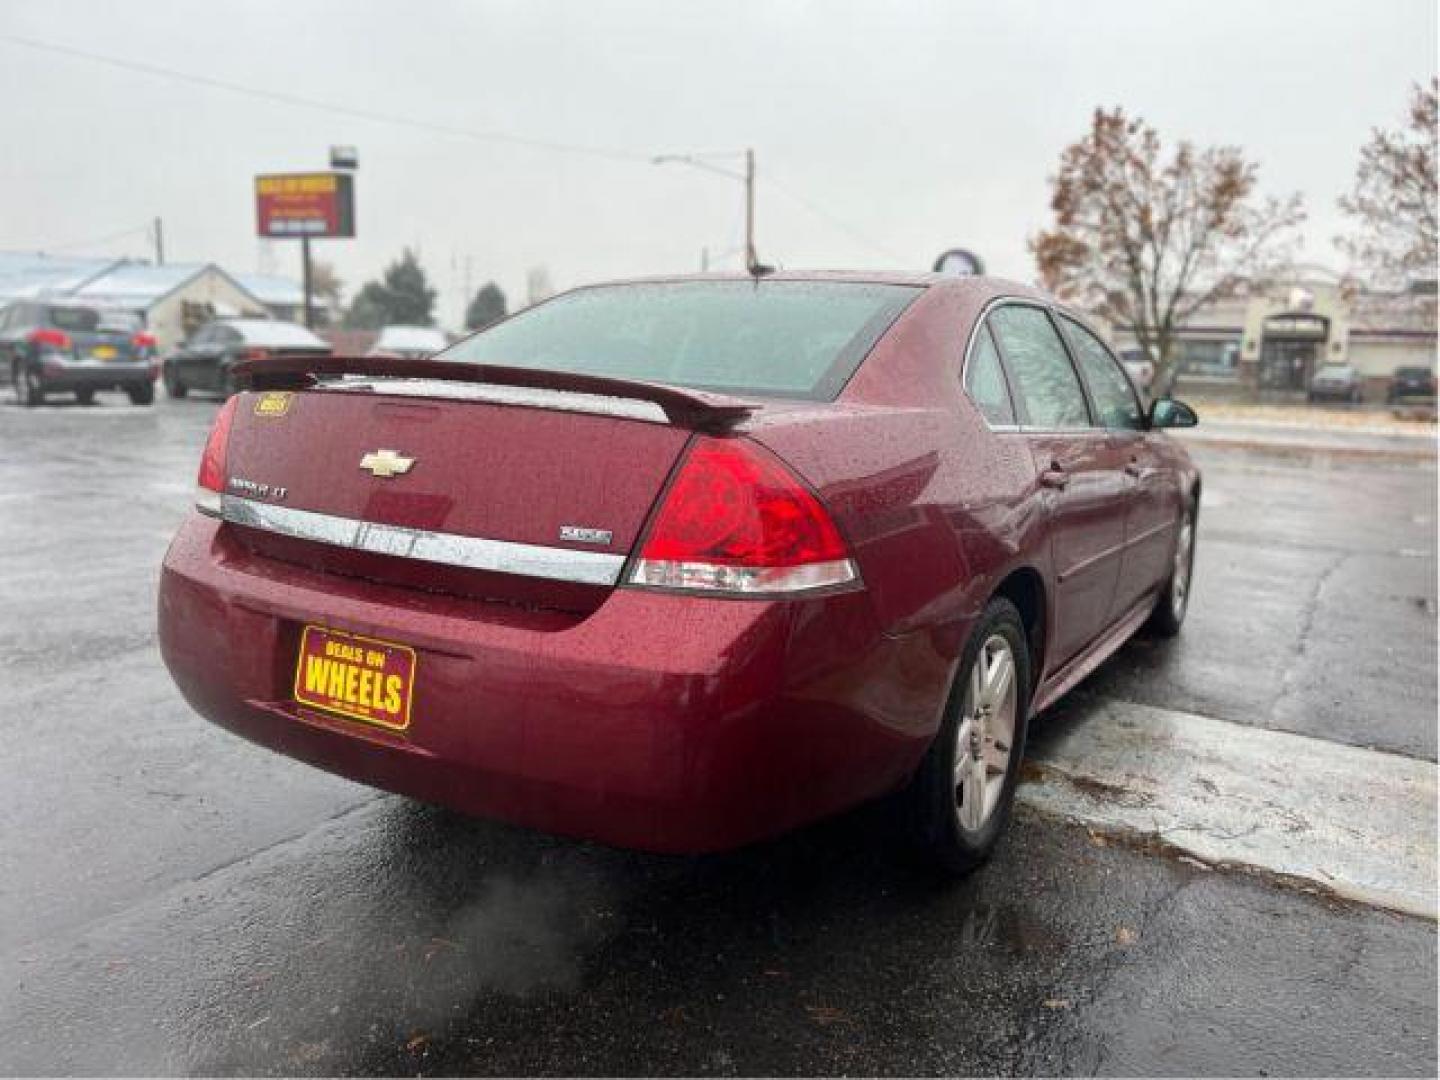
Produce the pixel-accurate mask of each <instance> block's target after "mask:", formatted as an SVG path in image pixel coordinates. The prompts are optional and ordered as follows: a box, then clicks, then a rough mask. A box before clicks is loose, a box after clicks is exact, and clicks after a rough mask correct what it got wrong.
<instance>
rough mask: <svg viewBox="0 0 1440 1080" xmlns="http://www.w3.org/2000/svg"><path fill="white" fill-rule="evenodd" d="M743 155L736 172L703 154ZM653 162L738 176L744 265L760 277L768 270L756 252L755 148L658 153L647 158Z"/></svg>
mask: <svg viewBox="0 0 1440 1080" xmlns="http://www.w3.org/2000/svg"><path fill="white" fill-rule="evenodd" d="M737 157H744V159H745V171H744V172H736V171H735V170H734V169H724V168H721V167H720V166H719V165H712V164H710V162H709V161H707V160H705V159H706V158H737ZM650 160H651V163H652V164H655V165H665V164H668V163H671V162H674V163H676V164H679V165H690V166H692V167H694V168H696V169H704V170H705V171H706V172H713V173H716V174H718V175H720V176H728V177H730V178H731V179H732V180H739V181H740V182H741V183H743V184H744V185H745V269H746V270H747V271H749V272H750V273H751V274H753V275H755V276H756V277H759V276H760V275H762V274H768V273H770V272H771V270H772V269H773V267H769V266H762V265H760V258H759V256H758V255H757V254H756V252H755V151H754V150H753V149H752V148H750V147H746V148H745V149H744V150H723V151H717V152H715V153H708V154H659V155H657V156H656V157H653V158H651V159H650Z"/></svg>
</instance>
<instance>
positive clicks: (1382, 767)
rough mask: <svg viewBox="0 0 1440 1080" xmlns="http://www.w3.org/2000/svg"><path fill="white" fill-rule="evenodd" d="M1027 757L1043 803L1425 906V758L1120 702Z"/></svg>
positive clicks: (1431, 804) (1100, 822) (1431, 850)
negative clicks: (1032, 766) (1036, 765)
mask: <svg viewBox="0 0 1440 1080" xmlns="http://www.w3.org/2000/svg"><path fill="white" fill-rule="evenodd" d="M1043 723H1044V721H1043V720H1042V721H1041V724H1042V725H1043ZM1037 730H1038V729H1037ZM1031 756H1032V760H1034V761H1035V762H1036V763H1038V765H1039V769H1038V770H1032V772H1038V774H1039V775H1038V778H1037V779H1033V780H1031V781H1029V782H1027V783H1025V784H1024V785H1023V786H1022V787H1021V788H1020V792H1019V797H1020V798H1021V800H1023V801H1024V802H1025V803H1027V804H1029V805H1031V806H1033V807H1035V808H1037V809H1039V810H1040V811H1042V812H1045V813H1049V814H1053V815H1057V816H1060V817H1065V818H1069V819H1072V820H1077V821H1081V822H1084V823H1086V824H1089V825H1093V826H1097V827H1099V828H1101V829H1102V830H1104V829H1110V830H1115V831H1118V832H1124V833H1138V834H1141V835H1143V836H1146V837H1154V838H1156V839H1159V840H1161V841H1163V842H1164V843H1166V844H1168V845H1170V846H1172V847H1175V848H1178V849H1181V850H1183V851H1186V852H1189V853H1190V854H1192V855H1194V856H1195V857H1197V858H1199V859H1201V860H1203V861H1205V862H1207V863H1212V864H1230V865H1236V866H1246V867H1254V868H1258V869H1261V870H1265V871H1270V872H1273V873H1276V874H1284V875H1287V876H1291V877H1297V878H1303V879H1306V880H1309V881H1313V882H1316V883H1317V884H1320V885H1323V886H1324V887H1326V888H1327V889H1330V890H1331V891H1333V892H1335V893H1338V894H1340V895H1342V896H1347V897H1350V898H1352V899H1356V900H1361V901H1363V902H1365V903H1369V904H1374V905H1376V906H1380V907H1385V908H1390V909H1392V910H1395V911H1402V912H1406V913H1408V914H1412V915H1421V916H1424V917H1427V918H1431V919H1433V918H1435V917H1436V858H1435V847H1436V803H1435V797H1436V766H1435V764H1434V763H1432V762H1428V761H1418V760H1416V759H1414V758H1408V757H1403V756H1401V755H1398V754H1389V753H1385V752H1383V751H1379V750H1364V749H1360V748H1357V747H1353V746H1344V745H1341V744H1339V743H1332V742H1327V741H1325V740H1323V739H1313V738H1309V737H1306V736H1303V735H1291V734H1288V733H1286V732H1279V731H1267V730H1265V729H1263V728H1254V727H1248V726H1246V725H1243V724H1232V723H1228V722H1226V721H1223V720H1211V719H1207V718H1206V717H1202V716H1193V715H1190V714H1187V713H1178V712H1170V711H1168V710H1165V709H1155V708H1150V707H1148V706H1144V705H1133V704H1127V703H1115V704H1111V705H1100V706H1097V707H1096V708H1095V709H1094V710H1093V711H1091V712H1089V713H1088V715H1087V716H1086V717H1085V718H1084V719H1082V720H1079V721H1076V722H1075V723H1074V724H1073V725H1072V726H1070V727H1069V728H1068V729H1067V730H1064V731H1060V732H1051V733H1049V735H1048V737H1040V738H1038V739H1037V743H1036V745H1035V747H1034V752H1033V754H1032V755H1031Z"/></svg>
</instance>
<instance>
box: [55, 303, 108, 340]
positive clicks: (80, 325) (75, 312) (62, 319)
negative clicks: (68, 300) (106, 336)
mask: <svg viewBox="0 0 1440 1080" xmlns="http://www.w3.org/2000/svg"><path fill="white" fill-rule="evenodd" d="M50 325H51V326H53V327H55V328H56V329H57V330H75V331H78V332H80V333H82V334H83V333H85V332H87V331H89V330H94V329H95V328H96V327H98V326H99V325H100V313H99V312H98V311H95V310H94V309H92V308H81V307H53V308H51V309H50Z"/></svg>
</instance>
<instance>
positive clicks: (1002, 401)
mask: <svg viewBox="0 0 1440 1080" xmlns="http://www.w3.org/2000/svg"><path fill="white" fill-rule="evenodd" d="M965 389H966V390H968V391H970V397H971V399H972V400H973V401H974V402H975V405H976V407H977V408H979V410H980V412H981V413H982V414H983V415H984V417H985V419H986V420H988V421H989V422H990V423H991V424H994V425H1010V424H1014V423H1015V406H1014V404H1013V403H1012V402H1011V401H1010V388H1009V387H1008V386H1007V385H1006V384H1005V370H1004V369H1003V368H1002V367H1001V366H1000V354H999V353H998V352H996V351H995V341H994V339H993V338H992V337H991V336H990V328H989V327H988V326H982V327H980V332H979V333H978V334H977V335H975V346H974V348H972V349H971V350H970V362H969V363H968V364H966V365H965Z"/></svg>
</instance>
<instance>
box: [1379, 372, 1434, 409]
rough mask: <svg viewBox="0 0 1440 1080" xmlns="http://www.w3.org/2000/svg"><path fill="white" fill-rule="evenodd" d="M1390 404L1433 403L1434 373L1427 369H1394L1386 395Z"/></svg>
mask: <svg viewBox="0 0 1440 1080" xmlns="http://www.w3.org/2000/svg"><path fill="white" fill-rule="evenodd" d="M1386 396H1387V398H1388V399H1389V402H1390V404H1392V405H1398V404H1403V403H1405V402H1416V403H1421V404H1425V403H1428V404H1431V405H1433V404H1434V403H1435V372H1434V371H1433V370H1432V369H1430V368H1428V367H1402V368H1396V369H1395V374H1394V376H1393V377H1392V378H1391V380H1390V389H1389V392H1388V393H1387V395H1386Z"/></svg>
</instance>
